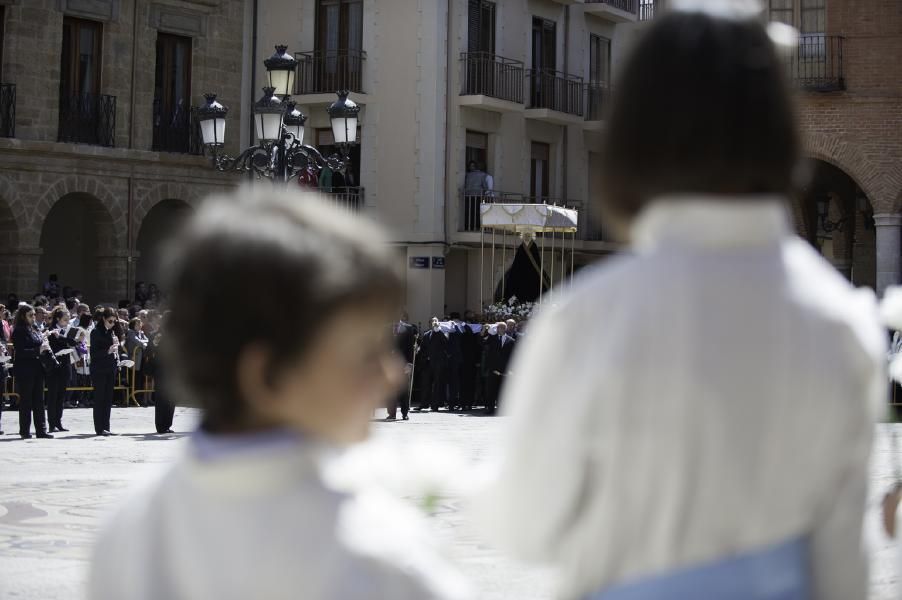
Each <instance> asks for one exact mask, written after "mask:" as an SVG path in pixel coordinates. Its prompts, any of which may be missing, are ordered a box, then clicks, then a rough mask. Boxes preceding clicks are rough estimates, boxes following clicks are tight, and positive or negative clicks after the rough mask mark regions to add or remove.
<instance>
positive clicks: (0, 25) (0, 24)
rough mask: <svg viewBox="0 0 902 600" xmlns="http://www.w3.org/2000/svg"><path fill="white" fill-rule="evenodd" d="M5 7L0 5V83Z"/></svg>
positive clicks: (0, 76)
mask: <svg viewBox="0 0 902 600" xmlns="http://www.w3.org/2000/svg"><path fill="white" fill-rule="evenodd" d="M4 10H5V7H4V6H2V5H0V82H2V81H3V29H4V26H5V25H6V14H5V13H4Z"/></svg>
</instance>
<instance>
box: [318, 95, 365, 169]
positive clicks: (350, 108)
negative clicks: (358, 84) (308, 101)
mask: <svg viewBox="0 0 902 600" xmlns="http://www.w3.org/2000/svg"><path fill="white" fill-rule="evenodd" d="M348 94H349V92H348V91H347V90H342V91H340V92H338V100H336V101H335V102H333V103H332V105H331V106H329V108H327V109H326V112H328V113H329V119H331V120H332V136H333V137H334V138H335V143H336V144H337V145H338V146H339V147H340V148H341V149H342V152H343V153H344V154H345V156H347V149H348V147H350V146H353V145H354V144H355V143H357V115H358V113H360V107H359V106H357V105H356V104H355V103H354V102H353V101H351V100H348Z"/></svg>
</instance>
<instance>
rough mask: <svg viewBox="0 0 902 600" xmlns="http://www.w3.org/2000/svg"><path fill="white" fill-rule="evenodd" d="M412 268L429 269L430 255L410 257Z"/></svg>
mask: <svg viewBox="0 0 902 600" xmlns="http://www.w3.org/2000/svg"><path fill="white" fill-rule="evenodd" d="M410 268H411V269H428V268H429V257H428V256H411V257H410Z"/></svg>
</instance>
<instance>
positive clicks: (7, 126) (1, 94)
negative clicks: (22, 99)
mask: <svg viewBox="0 0 902 600" xmlns="http://www.w3.org/2000/svg"><path fill="white" fill-rule="evenodd" d="M0 137H16V84H14V83H0Z"/></svg>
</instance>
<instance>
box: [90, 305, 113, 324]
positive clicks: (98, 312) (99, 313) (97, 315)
mask: <svg viewBox="0 0 902 600" xmlns="http://www.w3.org/2000/svg"><path fill="white" fill-rule="evenodd" d="M108 310H109V311H110V312H111V313H112V314H111V315H110V316H115V315H116V312H115V311H114V310H113V309H112V308H104V307H102V306H96V307H94V312H93V313H92V317H93V319H94V322H95V323H97V324H98V325H100V322H101V321H102V320H103V319H104V316H103V315H104V313H105V312H106V311H108Z"/></svg>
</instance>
